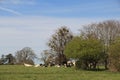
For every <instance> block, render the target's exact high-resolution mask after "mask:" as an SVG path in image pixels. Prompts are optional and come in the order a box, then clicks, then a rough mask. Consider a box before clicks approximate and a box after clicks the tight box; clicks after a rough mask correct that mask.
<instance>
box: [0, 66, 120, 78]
mask: <svg viewBox="0 0 120 80" xmlns="http://www.w3.org/2000/svg"><path fill="white" fill-rule="evenodd" d="M0 80H120V73H112V72H109V71H97V72H95V71H83V70H75V69H74V68H63V67H62V68H56V67H47V68H46V67H45V68H43V67H37V68H35V67H24V66H18V65H17V66H16V65H13V66H12V65H0Z"/></svg>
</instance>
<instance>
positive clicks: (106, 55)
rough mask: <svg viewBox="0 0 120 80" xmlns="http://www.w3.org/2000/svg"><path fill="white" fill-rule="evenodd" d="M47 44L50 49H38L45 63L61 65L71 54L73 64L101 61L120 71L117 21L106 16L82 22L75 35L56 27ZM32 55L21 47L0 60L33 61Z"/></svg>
mask: <svg viewBox="0 0 120 80" xmlns="http://www.w3.org/2000/svg"><path fill="white" fill-rule="evenodd" d="M47 45H48V47H49V48H50V49H49V50H44V51H43V52H42V53H41V56H42V58H41V60H43V61H44V63H45V64H46V65H48V64H49V63H52V64H59V65H63V64H66V63H67V61H68V60H69V59H70V58H73V59H75V60H77V63H76V67H77V68H82V69H96V68H97V65H100V64H102V65H104V66H105V69H109V70H111V71H120V53H119V52H120V51H119V47H120V21H116V20H108V21H103V22H99V23H93V24H89V25H86V26H83V29H82V30H80V34H78V36H74V35H73V34H72V32H71V31H70V29H68V28H67V27H65V26H64V27H61V28H59V29H57V30H56V32H55V33H54V34H53V35H52V36H51V38H50V40H49V41H48V43H47ZM34 58H36V56H35V53H34V52H33V50H32V49H31V48H29V47H25V48H23V49H22V50H19V51H17V52H16V53H15V56H13V55H12V54H8V55H6V56H2V58H1V60H0V63H1V64H2V63H4V62H6V61H8V63H10V64H13V62H14V63H16V64H23V63H24V62H27V63H30V64H34V62H33V59H34Z"/></svg>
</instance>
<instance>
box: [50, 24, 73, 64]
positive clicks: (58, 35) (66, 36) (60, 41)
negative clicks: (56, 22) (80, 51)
mask: <svg viewBox="0 0 120 80" xmlns="http://www.w3.org/2000/svg"><path fill="white" fill-rule="evenodd" d="M72 38H73V35H72V32H71V31H70V30H69V29H68V28H67V27H65V26H64V27H61V28H59V29H58V30H57V31H56V32H55V33H54V34H53V35H52V37H51V39H50V40H49V42H48V46H49V47H50V49H51V50H52V51H54V52H56V53H57V56H58V63H57V64H63V63H64V62H66V57H65V55H64V48H65V46H66V44H67V43H68V42H69V41H70V40H71V39H72Z"/></svg>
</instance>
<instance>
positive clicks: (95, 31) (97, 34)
mask: <svg viewBox="0 0 120 80" xmlns="http://www.w3.org/2000/svg"><path fill="white" fill-rule="evenodd" d="M81 35H83V36H84V37H85V38H89V36H91V35H92V36H93V37H94V38H97V39H99V40H101V42H102V43H103V44H104V53H105V55H104V56H105V57H104V63H105V68H106V69H107V64H108V48H109V46H110V45H111V44H112V42H114V40H115V39H116V38H117V37H118V36H120V21H117V20H107V21H103V22H99V23H93V24H90V25H87V26H84V29H83V30H82V31H81Z"/></svg>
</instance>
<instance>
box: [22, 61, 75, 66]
mask: <svg viewBox="0 0 120 80" xmlns="http://www.w3.org/2000/svg"><path fill="white" fill-rule="evenodd" d="M24 66H26V67H32V66H33V67H52V66H55V67H62V66H64V67H72V66H75V61H67V63H66V64H64V65H59V64H56V65H51V64H48V65H45V64H35V65H31V64H27V63H24Z"/></svg>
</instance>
